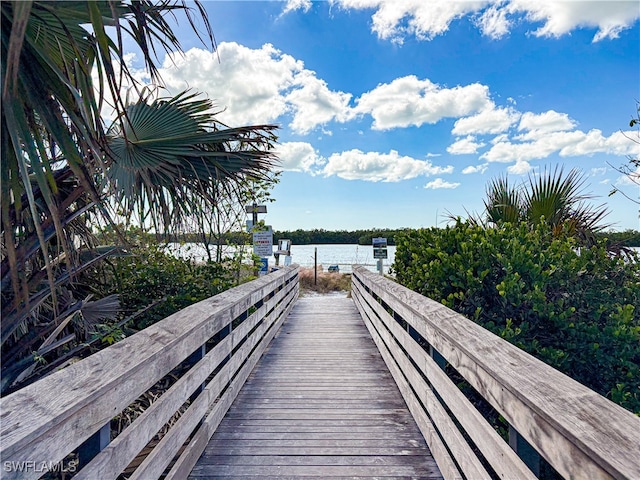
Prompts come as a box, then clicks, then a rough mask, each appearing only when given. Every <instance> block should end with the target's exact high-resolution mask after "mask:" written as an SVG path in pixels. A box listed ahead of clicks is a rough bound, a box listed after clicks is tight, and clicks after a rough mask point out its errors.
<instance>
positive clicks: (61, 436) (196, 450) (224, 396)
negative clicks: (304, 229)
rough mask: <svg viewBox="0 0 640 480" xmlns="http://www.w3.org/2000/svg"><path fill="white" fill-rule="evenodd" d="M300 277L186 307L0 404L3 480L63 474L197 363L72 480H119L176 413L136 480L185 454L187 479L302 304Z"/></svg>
mask: <svg viewBox="0 0 640 480" xmlns="http://www.w3.org/2000/svg"><path fill="white" fill-rule="evenodd" d="M298 271H299V268H298V267H297V265H296V266H292V267H286V268H283V269H281V270H278V271H276V272H274V273H272V274H269V275H266V276H264V277H261V278H259V279H257V280H254V281H253V282H249V283H246V284H244V285H241V286H238V287H235V288H233V289H230V290H227V291H225V292H223V293H221V294H219V295H216V296H214V297H211V298H209V299H207V300H204V301H202V302H199V303H197V304H195V305H192V306H190V307H187V308H185V309H183V310H181V311H180V312H177V313H175V314H173V315H171V316H169V317H167V318H165V319H164V320H162V321H160V322H158V323H156V324H154V325H152V326H150V327H148V328H146V329H144V330H142V331H140V332H138V333H136V334H135V335H132V336H131V337H128V338H126V339H124V340H122V341H121V342H118V343H116V344H114V345H112V346H110V347H108V348H106V349H104V350H102V351H100V352H97V353H95V354H94V355H91V356H90V357H88V358H86V359H84V360H82V361H80V362H78V363H76V364H73V365H71V366H69V367H67V368H65V369H64V370H61V371H59V372H56V373H54V374H52V375H50V376H48V377H46V378H44V379H42V380H39V381H38V382H35V383H33V384H31V385H29V386H27V387H25V388H23V389H22V390H19V391H17V392H15V393H13V394H11V395H8V396H7V397H5V398H3V399H1V400H0V412H1V414H2V424H1V426H0V451H1V454H2V465H0V471H1V474H2V478H7V479H11V478H27V479H29V478H38V477H39V476H41V475H42V474H43V473H46V471H47V470H51V469H56V468H60V462H62V461H63V459H65V458H66V457H67V455H69V454H70V453H72V452H74V451H76V449H77V448H78V447H80V446H81V445H82V444H86V443H85V442H87V440H88V439H90V438H92V437H93V436H95V435H97V434H99V433H100V432H101V430H103V428H104V427H105V426H106V425H108V424H109V422H110V421H111V419H112V418H113V417H114V416H116V415H117V414H118V413H120V412H122V411H123V410H124V409H125V408H126V407H127V406H129V405H130V404H131V403H132V402H134V401H135V400H136V399H138V398H139V397H140V395H142V394H143V393H145V392H146V391H147V390H148V389H149V388H150V387H152V386H153V385H154V384H156V383H157V382H158V381H159V380H161V379H162V378H164V377H165V376H166V375H167V374H169V373H170V372H171V371H172V370H174V369H175V368H176V367H178V366H180V365H182V366H184V369H185V370H186V369H187V368H188V367H189V366H190V365H191V364H193V366H191V367H190V368H189V369H188V370H186V372H185V373H184V374H183V375H182V377H181V378H179V379H178V381H176V382H175V383H174V384H173V385H172V386H171V387H170V388H169V389H168V390H167V391H166V392H164V393H163V394H162V395H161V396H160V398H159V399H158V400H156V401H155V402H154V403H153V404H152V405H151V406H150V407H149V408H148V409H147V410H146V411H145V412H144V413H143V414H142V415H140V416H139V417H138V418H136V419H135V420H134V421H133V422H132V423H131V425H129V426H128V427H127V428H126V429H125V430H124V431H122V432H121V433H120V434H119V435H118V436H117V437H116V438H115V439H114V440H113V441H111V443H109V444H108V445H107V446H106V448H103V449H102V450H101V451H100V452H99V453H98V454H97V455H96V456H95V457H94V458H93V459H92V460H91V461H90V462H88V463H87V464H85V465H82V464H81V465H79V466H78V468H80V470H79V472H78V473H77V474H76V476H75V477H74V478H86V479H92V478H100V479H101V480H106V479H108V478H116V477H117V476H118V475H119V474H120V473H121V472H122V471H123V470H124V469H125V468H126V467H127V466H128V465H129V463H130V462H131V460H133V459H134V458H135V457H136V456H137V455H138V454H139V452H140V451H142V450H143V449H144V448H145V446H146V445H147V444H148V443H149V441H150V440H151V439H152V438H153V437H154V436H155V435H156V434H157V432H158V431H159V430H160V429H162V428H163V427H164V426H165V425H166V424H167V422H168V421H169V420H170V419H171V418H172V417H174V416H175V414H176V412H178V411H183V413H182V414H181V416H180V417H179V419H178V420H177V421H175V423H174V424H173V425H172V426H171V427H170V429H169V430H168V432H167V433H166V434H165V435H164V436H163V438H162V439H161V440H160V441H159V442H158V443H157V445H155V447H154V449H153V450H152V451H151V453H150V454H149V455H148V456H147V457H146V459H145V460H144V461H143V462H142V463H141V464H140V466H138V467H137V469H136V470H135V471H134V473H133V476H132V478H143V479H148V478H158V477H159V476H160V475H162V474H163V472H165V470H166V469H167V468H168V467H169V466H170V465H169V464H170V462H171V461H172V459H173V458H174V457H175V456H176V454H178V453H181V455H180V457H179V458H178V460H177V461H176V462H175V463H174V464H173V466H172V467H171V470H170V471H169V473H168V475H167V477H166V478H183V477H186V474H188V473H189V471H190V470H191V468H192V466H193V464H194V463H195V461H196V460H197V459H198V457H199V456H200V454H201V453H202V451H203V449H204V446H205V445H206V443H207V441H208V440H209V438H210V437H211V435H212V434H213V431H214V430H215V428H216V427H217V425H218V423H219V422H220V420H221V419H222V417H223V416H224V414H225V413H226V411H227V410H228V408H229V406H230V405H231V403H232V401H233V399H234V398H235V397H236V395H237V393H238V391H239V390H240V388H241V386H242V385H243V384H244V381H245V380H246V378H247V376H248V375H249V373H250V372H251V370H252V368H253V366H254V365H255V363H256V362H257V361H258V359H259V358H260V356H261V355H262V352H263V351H264V349H265V348H266V346H267V345H268V344H269V342H270V341H271V339H272V338H273V336H274V335H275V333H276V332H277V330H278V328H279V327H280V325H281V324H282V322H283V321H284V319H285V318H286V316H287V314H288V313H289V311H290V310H291V308H292V306H293V304H294V303H295V300H296V299H297V297H298V290H299V284H298ZM214 337H215V338H217V339H219V341H218V342H217V344H215V346H212V345H211V344H212V343H213V342H210V343H209V345H210V346H209V350H208V351H207V347H206V345H207V342H208V341H209V340H210V339H213V338H214ZM185 405H188V406H187V407H186V410H185V407H184V406H185ZM107 433H108V432H107ZM107 437H108V435H107ZM107 441H108V438H107ZM185 442H189V443H188V446H187V447H186V448H183V446H184V445H185ZM62 467H64V465H62ZM72 468H73V469H75V468H76V467H75V466H72Z"/></svg>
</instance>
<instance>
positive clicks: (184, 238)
mask: <svg viewBox="0 0 640 480" xmlns="http://www.w3.org/2000/svg"><path fill="white" fill-rule="evenodd" d="M412 230H420V229H415V228H399V229H372V230H325V229H322V228H317V229H313V230H303V229H297V230H274V232H273V241H274V243H277V242H278V240H280V239H288V240H291V243H292V244H293V245H313V244H320V245H322V244H327V245H336V244H349V245H356V244H357V245H371V239H372V238H374V237H384V238H386V239H387V244H388V245H395V244H396V240H395V239H396V236H397V235H398V233H404V232H408V231H412ZM596 236H597V237H599V238H606V239H607V240H608V242H609V243H610V244H612V245H620V246H625V247H640V230H624V231H621V232H610V231H608V232H600V233H597V234H596ZM162 240H164V241H166V242H175V243H198V242H200V241H201V237H200V236H199V235H197V234H181V235H175V234H172V235H163V236H162ZM222 240H223V243H225V244H228V245H248V244H250V243H251V234H249V233H247V232H227V233H225V234H223V235H222Z"/></svg>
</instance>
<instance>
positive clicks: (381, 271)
mask: <svg viewBox="0 0 640 480" xmlns="http://www.w3.org/2000/svg"><path fill="white" fill-rule="evenodd" d="M378 273H380V275H384V268H383V266H382V259H381V258H379V259H378Z"/></svg>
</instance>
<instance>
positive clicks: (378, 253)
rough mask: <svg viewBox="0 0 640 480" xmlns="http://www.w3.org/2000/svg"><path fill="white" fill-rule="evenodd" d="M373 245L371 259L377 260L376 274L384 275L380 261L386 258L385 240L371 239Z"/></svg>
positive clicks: (381, 238)
mask: <svg viewBox="0 0 640 480" xmlns="http://www.w3.org/2000/svg"><path fill="white" fill-rule="evenodd" d="M371 243H372V244H373V258H375V259H377V260H378V272H380V275H383V274H384V270H383V265H382V260H383V259H386V258H387V239H386V238H384V237H375V238H373V239H371Z"/></svg>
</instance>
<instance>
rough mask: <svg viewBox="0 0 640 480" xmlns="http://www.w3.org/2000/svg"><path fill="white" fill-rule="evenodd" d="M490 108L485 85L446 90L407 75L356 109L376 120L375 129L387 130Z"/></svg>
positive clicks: (359, 102) (379, 88)
mask: <svg viewBox="0 0 640 480" xmlns="http://www.w3.org/2000/svg"><path fill="white" fill-rule="evenodd" d="M489 105H490V100H489V88H488V87H487V86H485V85H481V84H479V83H473V84H471V85H466V86H457V87H454V88H443V87H440V86H439V85H436V84H434V83H432V82H431V81H430V80H428V79H424V80H419V79H418V78H417V77H416V76H415V75H408V76H406V77H400V78H396V79H395V80H393V81H392V82H391V83H385V84H381V85H378V86H377V87H376V88H374V89H373V90H371V91H370V92H367V93H364V94H363V95H362V96H361V97H360V98H359V99H358V100H357V106H356V108H355V110H356V112H358V113H360V114H370V115H371V116H372V117H373V120H374V122H373V127H372V128H373V129H375V130H388V129H391V128H398V127H409V126H421V125H422V124H424V123H436V122H438V121H439V120H441V119H443V118H446V117H461V116H464V115H470V114H472V113H475V112H478V111H480V110H482V109H483V108H486V107H487V106H489Z"/></svg>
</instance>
